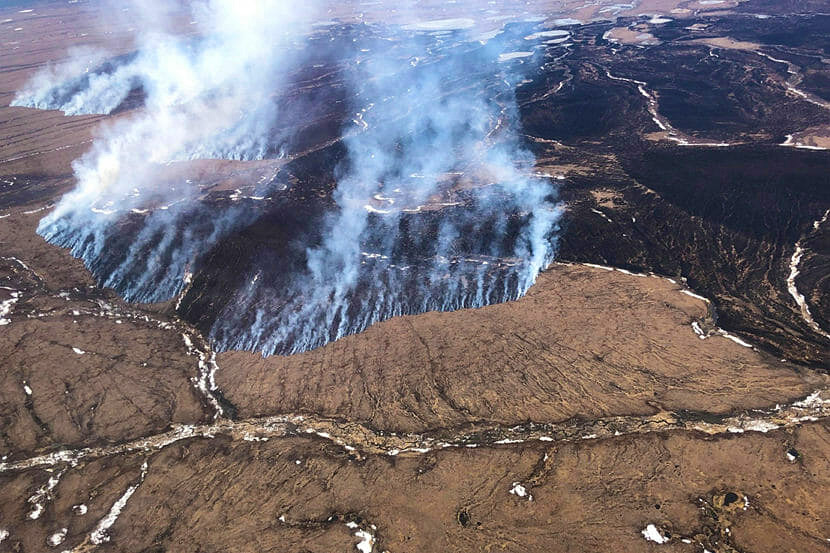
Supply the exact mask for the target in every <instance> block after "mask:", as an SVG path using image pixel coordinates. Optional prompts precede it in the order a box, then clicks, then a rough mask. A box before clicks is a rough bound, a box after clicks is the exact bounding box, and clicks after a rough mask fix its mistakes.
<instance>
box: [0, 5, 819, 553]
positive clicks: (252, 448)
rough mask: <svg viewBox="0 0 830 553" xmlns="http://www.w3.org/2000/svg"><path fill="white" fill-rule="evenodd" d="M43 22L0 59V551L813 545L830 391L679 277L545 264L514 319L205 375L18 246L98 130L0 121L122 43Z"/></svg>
mask: <svg viewBox="0 0 830 553" xmlns="http://www.w3.org/2000/svg"><path fill="white" fill-rule="evenodd" d="M605 3H606V4H609V3H610V2H605ZM570 4H571V3H567V2H565V3H562V5H561V6H557V7H556V11H557V13H559V14H560V16H561V17H569V16H574V14H577V15H580V14H583V13H584V14H587V15H581V16H584V17H593V16H595V15H596V10H598V9H599V7H600V6H601V5H602V3H599V5H598V6H591V8H590V9H589V8H586V7H583V6H582V3H581V2H579V3H572V4H573V6H570ZM731 5H732V4H731V3H725V4H722V5H719V6H717V7H719V8H720V9H723V8H725V7H729V6H731ZM49 6H50V8H49V9H50V10H52V11H47V10H46V9H45V8H44V10H43V11H42V13H41V17H39V18H37V19H32V21H31V22H30V23H26V24H23V23H22V24H21V26H24V28H25V32H20V33H17V34H16V35H15V37H14V40H19V41H20V46H21V48H20V49H19V50H9V49H8V48H7V47H6V46H4V49H3V50H0V80H2V86H0V89H2V90H1V91H0V178H2V179H12V178H13V179H14V181H15V182H16V183H17V185H16V186H18V187H19V188H20V189H22V190H24V191H28V190H31V191H32V192H31V194H30V195H27V194H28V192H25V193H23V195H22V196H21V197H20V199H19V200H18V201H17V203H16V204H15V205H13V206H11V207H9V208H8V209H6V208H4V209H3V212H2V214H4V215H5V214H8V216H7V217H3V218H0V302H2V301H6V300H7V299H10V298H13V297H14V298H15V299H16V300H17V301H16V302H15V303H14V304H13V306H12V308H11V311H10V313H9V314H8V315H6V316H5V317H6V318H7V319H8V320H9V323H8V324H5V325H2V326H0V458H1V459H0V552H5V551H14V552H40V551H70V552H73V553H81V552H87V551H99V550H100V551H125V552H127V551H129V552H148V553H149V552H164V551H171V552H177V553H179V552H194V553H195V552H201V553H209V552H227V551H234V552H252V553H254V552H256V553H260V552H279V553H284V552H298V553H299V552H314V553H317V552H319V553H333V552H341V551H342V552H349V551H357V550H358V549H356V548H359V550H360V551H361V552H363V553H365V552H367V551H372V552H384V551H388V552H390V553H407V552H412V553H415V552H419V553H420V552H432V551H435V552H448V551H486V552H498V551H507V552H530V551H538V552H546V553H547V552H571V553H574V552H608V551H620V552H641V551H643V552H645V551H655V552H657V551H662V552H666V553H670V552H671V553H675V552H678V553H680V552H683V553H686V552H688V553H693V552H694V553H702V552H704V551H709V552H712V553H735V552H742V553H750V552H751V553H766V552H769V553H781V552H798V553H805V552H821V551H830V493H828V491H830V427H829V426H828V420H830V393H828V392H827V391H826V390H827V388H828V382H827V376H826V374H824V373H823V372H821V371H817V370H810V369H806V368H803V367H801V366H799V365H796V364H793V363H790V362H788V361H785V360H782V359H779V358H777V357H773V356H771V355H769V354H767V353H765V352H763V351H762V350H760V349H756V348H754V347H746V346H745V345H742V344H740V343H738V342H736V341H735V340H733V339H730V337H729V336H728V335H724V333H723V332H722V331H720V330H719V329H718V328H717V326H716V322H715V319H714V312H713V308H712V307H711V305H710V304H709V303H708V302H707V301H705V300H703V299H701V298H699V297H696V296H694V295H691V294H690V293H689V292H690V291H689V290H688V289H686V288H685V287H684V285H683V283H682V282H673V281H670V280H668V279H666V278H663V277H657V276H651V275H632V274H626V273H625V272H621V271H618V270H609V269H607V268H602V267H596V266H586V265H575V264H564V263H563V264H556V265H554V266H553V267H551V269H549V270H548V271H547V272H545V273H543V274H542V275H541V276H540V278H539V281H538V283H537V284H536V285H535V286H534V287H533V288H532V290H531V292H530V293H529V294H528V295H527V296H526V297H524V298H522V299H521V300H518V301H515V302H511V303H508V304H502V305H494V306H491V307H487V308H483V309H478V310H463V311H458V312H454V313H427V314H423V315H417V316H409V317H401V318H396V319H393V320H390V321H387V322H384V323H381V324H378V325H375V326H373V327H371V328H369V329H368V330H367V331H366V332H363V333H361V334H359V335H354V336H350V337H347V338H345V339H343V340H340V341H338V342H335V343H332V344H329V345H328V346H325V347H323V348H320V349H318V350H314V351H311V352H308V353H304V354H300V355H295V356H290V357H270V358H262V357H261V356H259V355H258V354H251V353H246V352H229V353H223V354H219V355H217V356H216V357H215V365H214V363H213V354H212V352H211V350H210V348H209V345H208V344H207V342H206V341H205V340H204V339H203V337H201V336H200V335H199V333H198V332H197V331H196V330H194V329H193V328H191V327H189V326H188V325H187V324H185V323H183V322H182V321H180V320H178V319H177V318H175V316H174V315H173V310H172V308H171V306H170V305H157V306H136V305H131V304H127V303H125V302H123V301H122V300H120V299H119V298H118V297H117V296H115V295H114V294H113V293H112V292H111V291H108V290H102V289H99V288H97V287H95V286H94V281H93V279H92V278H91V276H90V275H89V274H88V272H87V271H86V269H84V267H83V265H82V264H81V263H80V262H79V261H77V260H75V259H73V258H72V257H71V256H70V255H69V254H68V252H65V251H63V250H60V249H58V248H55V247H53V246H51V245H49V244H47V243H45V242H44V241H43V240H42V239H40V238H39V237H38V236H37V235H36V234H35V228H36V225H37V222H38V220H39V218H40V217H41V216H42V215H43V213H44V211H43V210H44V209H48V206H49V205H50V204H51V203H52V202H53V201H54V200H55V199H57V197H58V196H59V194H60V193H61V192H63V191H65V190H67V189H68V188H69V187H71V185H72V179H71V169H70V167H69V164H70V162H71V160H72V159H74V158H76V157H77V156H78V155H79V153H81V152H82V151H83V150H84V149H85V148H86V147H87V146H88V144H89V140H90V138H91V137H92V136H93V132H94V131H93V129H94V126H95V125H96V124H97V123H98V121H99V119H100V118H96V117H64V116H62V115H61V114H59V113H54V112H40V111H34V110H26V109H21V108H8V107H4V106H7V104H8V103H9V102H10V100H11V97H12V92H13V91H14V90H16V89H17V88H18V87H19V86H20V85H21V84H22V83H23V82H24V81H25V79H26V77H27V76H28V75H30V74H31V72H32V71H34V70H35V69H36V68H38V67H40V66H42V65H43V64H44V63H46V61H47V60H50V59H52V60H54V59H59V58H60V56H61V55H63V54H62V53H63V52H64V51H65V47H66V45H67V44H69V43H72V42H73V41H75V42H80V41H81V40H82V38H83V40H85V41H88V42H90V43H91V42H94V41H102V42H103V41H114V42H116V43H117V42H118V38H119V36H121V35H119V33H120V32H122V31H123V29H121V30H119V29H118V28H113V29H110V32H112V35H106V36H102V35H100V34H97V35H96V34H95V31H96V29H95V27H94V25H93V24H92V23H91V22H90V21H91V18H90V15H91V13H90V12H89V11H87V10H88V9H89V8H88V6H86V7H83V9H81V10H80V11H77V10H74V9H73V8H71V5H69V6H67V5H66V4H49ZM644 6H647V7H648V9H649V10H652V11H655V12H661V13H664V14H668V13H670V11H671V10H677V9H689V10H691V9H698V8H702V6H699V5H698V3H696V2H649V3H648V4H644ZM436 9H437V8H436ZM645 9H646V8H645V7H641V10H645ZM450 10H451V8H450ZM37 11H40V10H37ZM551 11H553V8H551ZM447 13H448V14H449V15H448V16H450V15H452V13H450V12H447ZM677 13H678V12H675V16H678V15H677ZM7 15H8V17H18V15H17V8H3V9H0V19H5V18H6V17H7ZM58 21H60V22H61V23H60V24H58V23H57V22H58ZM7 26H8V25H5V24H4V25H3V30H2V32H3V33H4V34H3V35H2V40H3V42H7V37H8V36H9V35H8V33H6V32H5V27H7ZM62 29H72V32H71V33H69V34H67V32H65V31H63V30H62ZM82 33H89V36H87V37H81V34H82ZM17 35H20V36H19V37H18V36H17ZM123 47H124V48H128V45H125V46H123ZM228 178H230V179H231V180H232V179H233V178H234V177H233V176H231V177H228ZM595 192H596V194H598V195H602V194H604V192H603V191H602V190H600V189H598V190H596V191H595ZM597 197H598V198H599V197H600V196H597ZM602 197H604V196H602ZM12 294H15V295H16V296H12ZM693 323H695V324H696V325H697V327H698V328H699V330H700V333H702V334H703V335H704V336H705V339H702V338H701V336H700V335H699V333H697V332H696V331H695V328H693V326H692V325H693ZM210 371H215V377H216V385H217V386H216V389H215V390H211V389H210V386H209V383H208V378H207V375H208V373H209V372H210ZM805 398H806V399H805ZM650 525H653V528H652V527H651V526H650ZM647 528H650V529H651V530H652V531H651V532H650V533H648V532H647V534H648V535H650V536H651V537H652V538H654V537H655V536H656V537H657V541H662V542H664V543H657V541H653V540H652V541H649V540H647V539H646V537H645V535H644V534H643V532H644V531H646V530H647Z"/></svg>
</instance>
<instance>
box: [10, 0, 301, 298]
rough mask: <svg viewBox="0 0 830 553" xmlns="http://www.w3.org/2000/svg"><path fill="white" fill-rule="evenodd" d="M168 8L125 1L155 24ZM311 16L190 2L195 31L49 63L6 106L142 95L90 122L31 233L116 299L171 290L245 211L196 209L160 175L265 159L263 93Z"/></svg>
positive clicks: (186, 186)
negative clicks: (198, 165)
mask: <svg viewBox="0 0 830 553" xmlns="http://www.w3.org/2000/svg"><path fill="white" fill-rule="evenodd" d="M118 5H119V6H120V5H121V4H120V3H119V4H118ZM172 5H173V4H157V3H153V2H136V3H135V4H133V6H132V12H133V13H134V14H137V15H139V16H140V17H141V19H142V20H143V21H144V22H148V21H160V20H163V19H164V17H163V15H161V14H162V13H163V12H164V11H165V10H167V11H169V9H170V8H171V6H172ZM312 15H313V13H312V12H311V10H310V8H309V7H305V8H304V9H303V10H297V9H294V8H293V7H292V5H291V3H290V2H285V1H282V0H260V1H257V2H234V1H233V0H209V1H208V2H205V3H194V4H193V6H192V17H193V20H194V22H195V24H196V25H197V27H198V31H199V38H182V37H181V36H175V35H172V34H167V33H165V32H163V30H161V29H160V28H159V29H155V30H150V31H147V32H145V33H144V34H142V35H140V36H138V37H137V44H138V50H137V53H135V54H132V55H128V56H121V57H119V58H115V59H114V60H112V59H110V60H108V61H106V62H102V60H104V59H105V57H106V56H105V55H104V54H103V53H100V52H98V53H95V52H89V51H80V52H76V53H75V56H74V58H73V60H72V61H71V62H70V63H69V64H67V65H66V66H65V67H63V68H62V69H61V70H60V71H54V70H47V71H46V72H44V73H41V74H40V75H37V76H36V77H35V78H34V79H33V80H32V82H31V83H29V86H27V87H26V88H25V89H24V90H23V91H22V92H21V93H20V94H18V95H17V97H16V98H15V101H14V103H13V104H14V105H18V106H29V107H38V108H48V109H60V110H63V111H65V112H66V113H67V114H81V113H104V114H107V113H111V112H113V111H114V110H116V109H117V108H118V107H119V106H120V105H121V104H122V103H123V102H125V101H126V100H127V99H128V97H129V96H130V95H131V94H133V95H134V94H136V92H137V91H138V92H141V93H142V94H143V97H144V108H143V109H141V110H140V111H138V112H137V113H134V114H131V115H129V116H126V118H123V119H118V120H116V121H114V122H112V123H110V124H108V125H106V126H104V127H102V128H101V129H99V131H98V134H99V136H98V138H97V139H96V140H95V143H94V146H93V148H92V150H91V151H90V152H89V153H88V154H86V155H85V156H84V157H82V158H80V159H79V160H77V161H76V162H75V163H74V164H73V167H74V171H75V176H76V178H77V181H78V182H77V187H76V189H75V190H74V191H72V192H71V193H69V194H67V195H66V196H64V197H63V198H62V200H61V201H60V203H59V204H58V206H57V207H56V209H55V210H54V211H52V212H51V213H50V214H49V215H48V216H47V217H45V218H44V219H43V220H42V221H41V223H40V225H39V227H38V232H39V233H40V234H41V235H42V236H44V237H45V238H46V239H47V240H49V241H50V242H53V243H55V244H58V245H61V246H65V247H69V248H71V250H72V253H73V255H75V256H76V257H80V258H82V259H83V260H84V261H85V262H86V264H87V266H88V267H89V268H90V270H92V271H93V273H94V274H95V275H96V276H97V277H98V278H99V279H100V281H101V282H102V284H104V285H107V286H112V287H114V288H116V289H117V290H118V291H119V292H120V293H122V294H123V295H124V296H125V297H126V298H127V299H130V300H136V301H161V300H164V299H168V298H169V297H170V296H172V295H174V294H177V293H178V292H179V291H180V290H181V288H182V287H183V286H184V277H185V275H186V272H187V271H188V270H189V269H190V268H192V266H193V264H194V263H195V262H196V260H197V258H198V256H199V255H200V254H202V253H204V252H205V251H206V250H207V249H208V248H209V247H210V246H211V245H213V244H214V243H215V242H216V241H217V240H218V239H219V238H220V237H221V236H222V235H224V234H225V233H227V232H229V231H230V230H232V229H233V228H236V227H237V226H239V225H240V224H244V222H246V220H247V218H246V214H245V213H243V212H241V211H240V210H239V209H236V208H234V209H232V210H228V211H224V210H223V211H222V212H220V213H213V214H211V215H210V216H206V215H205V214H203V213H202V214H200V213H199V211H198V209H197V208H196V206H194V201H195V200H196V198H197V196H198V194H199V190H198V189H197V188H196V187H195V186H193V185H191V183H189V182H188V181H186V180H185V179H183V178H182V179H178V180H175V181H172V182H171V180H170V179H169V178H167V177H165V176H164V175H165V169H166V166H169V164H170V163H171V162H173V161H176V160H183V159H195V158H224V159H261V158H262V157H264V156H265V155H266V153H267V152H268V149H269V148H270V147H271V146H272V145H273V144H272V141H273V136H272V134H271V132H270V131H271V130H272V128H273V127H274V124H275V121H276V119H277V117H278V115H279V114H278V113H277V112H276V108H275V103H274V102H273V100H272V96H273V95H274V94H275V93H277V92H278V91H279V90H280V89H281V87H282V84H283V83H282V81H281V77H282V75H284V73H285V72H286V71H288V70H289V69H290V68H291V67H293V65H294V64H296V63H298V62H299V58H300V56H299V53H298V51H297V50H296V47H295V45H294V41H295V40H296V39H297V38H298V37H300V36H302V35H303V34H304V33H306V32H307V30H308V28H309V24H310V19H311V17H312ZM82 68H83V71H80V69H82ZM78 75H80V76H78ZM147 212H150V213H151V214H150V215H149V216H147V217H146V218H144V220H143V221H135V219H140V218H142V217H143V215H144V214H145V213H147ZM199 218H201V219H202V220H198V219H199ZM119 227H121V230H120V231H119V232H113V231H115V230H118V229H119ZM125 233H126V234H127V235H128V236H127V238H128V239H129V240H128V245H125V244H124V243H123V242H124V240H120V238H122V236H119V234H121V235H123V234H125ZM119 248H120V250H119ZM113 251H120V255H117V256H116V257H118V259H113V255H114V254H113V253H112V252H113Z"/></svg>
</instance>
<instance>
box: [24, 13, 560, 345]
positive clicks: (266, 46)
mask: <svg viewBox="0 0 830 553" xmlns="http://www.w3.org/2000/svg"><path fill="white" fill-rule="evenodd" d="M141 5H142V6H145V4H141ZM154 13H155V12H154V11H152V10H151V11H150V12H149V13H147V12H146V11H145V12H144V15H145V17H147V18H148V19H163V18H161V17H153V15H154ZM193 14H194V15H193V17H194V19H195V20H196V21H197V23H198V27H199V31H200V32H199V36H198V38H181V37H180V36H176V35H174V34H168V33H164V32H161V31H159V32H154V33H149V34H147V35H145V36H142V37H139V48H138V50H137V52H136V53H135V54H131V55H128V56H122V57H120V58H115V59H113V58H108V57H107V56H104V55H102V54H93V53H89V52H85V53H82V54H79V58H78V60H77V61H76V62H73V63H71V64H69V66H68V67H67V68H66V69H64V70H61V71H59V72H47V73H44V74H42V75H39V76H38V77H36V78H35V79H34V80H33V81H32V82H31V83H30V85H29V86H28V87H27V88H26V89H25V90H24V91H23V92H21V94H19V95H18V97H17V98H16V100H15V103H16V104H17V105H24V106H30V107H38V108H49V109H61V110H63V111H65V112H66V113H68V114H75V113H117V112H119V111H121V110H122V109H128V108H132V107H134V105H133V104H136V103H138V104H142V105H143V107H142V108H141V109H139V110H135V111H130V112H129V113H126V114H122V115H120V116H119V118H117V119H115V120H113V122H111V123H110V124H108V125H107V126H106V127H104V128H102V129H101V130H100V133H99V134H100V136H99V138H98V139H97V140H96V142H95V144H94V146H93V148H92V150H91V151H90V152H89V153H88V154H87V155H85V156H84V157H82V158H81V159H79V160H77V161H76V162H75V164H74V169H75V174H76V178H77V180H78V185H77V187H76V189H75V190H74V191H72V192H70V193H69V194H67V195H66V196H65V197H64V198H62V200H61V202H60V203H59V204H58V206H57V207H56V209H55V210H54V211H53V212H51V213H50V214H49V215H48V216H47V217H45V218H44V219H43V220H42V221H41V224H40V226H39V229H38V232H39V233H40V234H41V235H42V236H44V237H45V238H46V239H48V240H49V241H51V242H53V243H55V244H59V245H62V246H65V247H69V248H71V250H72V253H73V255H75V256H77V257H80V258H82V259H83V260H84V262H85V263H86V265H87V266H88V267H89V268H90V270H91V271H92V272H93V273H94V274H95V276H96V277H97V278H98V279H99V281H100V282H101V283H102V284H103V285H106V286H111V287H113V288H115V289H116V290H117V291H118V292H119V293H121V294H122V295H123V296H125V297H126V298H127V299H129V300H133V301H145V302H155V301H163V300H167V299H170V298H172V297H174V296H176V295H177V294H180V293H182V292H183V290H184V288H185V286H186V283H188V282H191V281H192V282H194V285H193V286H194V288H193V289H191V290H190V292H189V293H188V296H185V297H184V301H183V302H182V304H181V305H183V306H184V307H183V308H182V309H183V312H185V313H187V309H189V308H190V307H191V306H192V305H193V301H197V300H196V299H193V298H190V296H191V295H192V296H194V297H196V298H197V299H198V297H201V296H202V292H201V291H200V289H198V288H197V287H198V286H199V285H200V284H199V274H200V271H201V270H202V269H204V268H203V267H201V265H200V264H201V262H202V261H203V259H204V258H205V256H206V255H207V254H209V253H210V252H211V250H212V249H213V248H215V247H219V246H220V245H221V244H222V243H223V240H226V239H227V237H229V236H235V235H236V234H235V233H237V234H238V233H239V232H241V231H242V230H244V229H245V228H246V227H248V226H249V225H252V224H255V223H256V221H257V218H258V217H259V216H261V215H262V211H254V210H253V209H251V208H250V206H246V205H244V204H232V203H231V204H228V203H224V204H223V203H221V202H216V201H214V199H211V198H208V197H206V196H205V195H204V194H203V193H202V191H201V190H200V189H199V188H198V183H196V184H194V183H191V182H190V181H189V180H187V179H185V178H184V177H182V176H181V175H178V173H176V171H175V170H174V168H175V166H176V164H175V163H174V164H173V166H171V163H172V162H175V161H178V160H187V159H208V158H222V159H237V160H255V159H262V158H267V157H277V156H279V155H280V152H281V151H282V149H283V147H284V144H283V142H285V141H288V140H290V136H287V135H283V134H282V132H283V130H282V120H283V118H284V117H288V116H292V115H293V116H294V117H295V118H296V114H286V113H282V112H281V111H280V109H278V107H277V106H279V105H281V104H280V102H278V101H276V98H278V97H279V96H280V95H281V94H282V93H284V92H286V87H287V86H289V85H288V84H287V81H286V76H287V75H288V74H290V73H291V72H292V71H295V70H297V69H298V68H300V67H302V65H303V59H305V56H306V55H308V53H307V52H303V49H302V48H301V47H300V46H299V44H300V43H301V42H302V40H304V38H303V37H304V36H305V35H307V34H308V33H309V31H310V29H311V25H310V22H311V21H310V20H311V14H309V13H308V12H307V11H303V12H297V11H296V9H292V7H291V3H289V2H287V1H282V0H265V1H260V2H231V1H230V0H209V1H208V2H206V3H204V4H195V5H194V8H193ZM344 29H348V27H347V26H346V27H342V28H338V31H343V32H346V31H345V30H344ZM352 31H353V32H355V39H354V44H353V51H348V52H346V51H343V52H339V51H338V52H336V53H335V54H336V55H337V56H339V61H338V62H337V63H338V65H339V69H338V70H337V72H338V74H339V73H342V74H343V75H345V78H344V81H343V82H342V83H339V82H338V83H337V86H338V87H342V86H345V88H346V89H347V90H348V92H347V94H346V97H347V98H350V99H349V100H348V104H349V106H350V111H351V114H352V115H350V116H348V117H347V118H346V119H345V121H344V127H343V129H342V135H343V136H342V148H343V149H344V150H345V154H346V155H345V159H343V160H342V161H341V162H340V163H339V165H338V166H337V167H336V170H335V176H336V179H337V185H336V189H335V190H334V192H333V197H332V199H333V201H334V208H333V209H331V210H329V211H328V213H327V214H326V215H324V216H323V217H322V219H321V220H320V221H319V224H317V225H316V228H315V230H314V232H313V233H312V235H311V236H306V235H303V236H304V240H306V243H305V244H304V245H303V246H302V247H301V248H300V257H301V258H302V259H301V262H300V263H299V264H298V263H296V262H288V261H287V260H286V262H285V263H282V261H281V260H277V261H276V262H275V261H274V255H272V254H269V253H268V252H264V253H263V252H261V251H257V254H256V255H257V256H258V260H257V261H255V262H253V263H252V264H251V265H250V266H251V267H252V269H251V270H250V272H248V273H245V274H239V275H238V276H236V280H235V281H234V282H233V283H232V284H231V285H230V286H229V287H226V289H223V291H222V294H223V298H222V300H223V301H221V302H217V304H218V305H224V307H223V308H222V310H221V312H217V313H213V314H212V315H211V317H210V320H211V324H210V336H211V338H212V340H213V341H214V344H215V345H216V347H217V348H218V349H232V348H245V349H252V350H257V351H261V352H263V353H265V354H272V353H292V352H299V351H305V350H308V349H311V348H314V347H318V346H320V345H323V344H325V343H327V342H329V341H332V340H335V339H338V338H340V337H342V336H345V335H347V334H350V333H354V332H358V331H361V330H363V329H365V328H366V327H367V326H369V325H371V324H373V323H375V322H378V321H380V320H384V319H387V318H389V317H392V316H396V315H401V314H408V313H418V312H423V311H427V310H451V309H458V308H461V307H476V306H483V305H487V304H490V303H496V302H502V301H507V300H511V299H515V298H517V297H519V296H521V295H522V294H524V293H525V292H526V291H527V290H528V288H529V287H530V286H531V285H532V284H533V282H534V281H535V279H536V277H537V275H538V273H539V271H541V270H543V269H544V268H545V267H547V265H548V264H549V263H550V261H551V260H552V258H553V255H554V252H555V244H556V231H557V228H558V227H557V222H558V219H559V215H560V212H559V208H558V206H557V205H556V204H555V201H556V200H555V189H554V188H553V186H552V184H551V183H550V182H549V181H548V180H547V179H544V178H539V177H536V176H534V171H533V167H534V163H535V160H534V158H533V156H532V154H531V153H530V152H529V151H527V150H526V149H525V148H524V147H523V146H522V144H521V142H520V140H519V133H518V131H517V129H518V126H519V114H518V110H517V106H516V101H515V97H514V89H515V86H516V83H518V82H520V80H521V79H522V78H523V76H522V75H518V74H514V72H513V71H514V70H515V69H516V68H518V67H521V66H522V65H521V62H518V63H515V62H510V63H503V61H504V60H509V59H510V56H507V57H505V56H502V54H503V53H504V48H505V47H506V45H505V44H504V43H502V42H501V41H499V40H490V41H485V42H484V43H482V42H479V41H478V40H475V39H474V38H473V37H472V36H468V35H467V34H466V33H465V32H463V31H459V30H449V31H441V32H437V33H419V32H412V29H406V28H400V27H383V26H372V27H371V28H370V27H365V26H359V27H357V26H356V27H353V28H352ZM332 32H334V28H332ZM366 35H371V37H370V39H367V44H366V45H365V46H369V44H371V47H367V48H363V47H362V46H364V44H362V42H361V40H362V39H364V38H366ZM318 38H319V37H318ZM332 40H333V39H332ZM518 40H520V41H522V35H519V38H518ZM318 42H319V41H318ZM349 42H352V40H349ZM323 97H325V95H323ZM309 101H310V100H309ZM321 101H325V100H321ZM320 170H321V171H323V170H325V169H323V168H321V169H320ZM171 175H173V176H171ZM176 175H178V176H176ZM252 184H253V183H252ZM278 184H283V183H274V185H273V187H272V188H271V189H270V190H263V188H262V187H258V189H259V190H260V191H261V192H263V194H264V193H268V194H275V195H276V189H277V185H278ZM285 186H287V185H285ZM292 186H297V187H302V186H303V183H295V184H294V185H292ZM301 195H302V194H301ZM260 254H262V255H261V257H260ZM193 273H195V274H196V276H195V277H193ZM209 274H210V273H209ZM203 284H204V283H202V285H203ZM189 298H190V299H189ZM202 320H203V319H202Z"/></svg>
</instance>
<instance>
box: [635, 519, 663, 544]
mask: <svg viewBox="0 0 830 553" xmlns="http://www.w3.org/2000/svg"><path fill="white" fill-rule="evenodd" d="M640 533H641V534H642V535H643V537H644V538H645V539H646V541H653V542H654V543H659V544H663V543H666V542H668V541H669V538H667V537H666V536H664V535H663V533H662V532H661V531H660V530H659V529H658V528H657V527H656V526H655V525H653V524H649V525H648V526H646V527H645V528H643V529H642V530H641V531H640Z"/></svg>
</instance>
